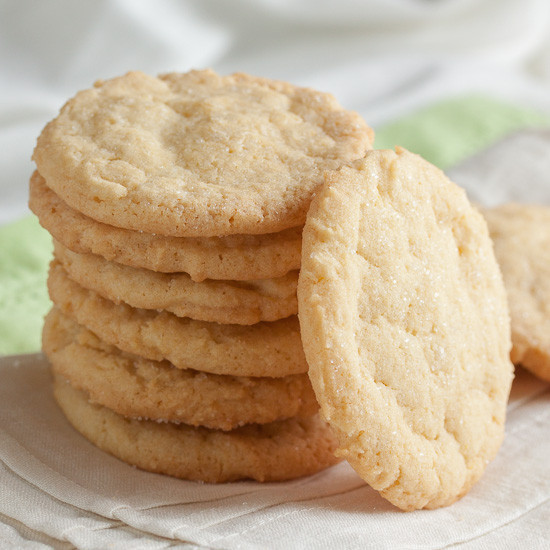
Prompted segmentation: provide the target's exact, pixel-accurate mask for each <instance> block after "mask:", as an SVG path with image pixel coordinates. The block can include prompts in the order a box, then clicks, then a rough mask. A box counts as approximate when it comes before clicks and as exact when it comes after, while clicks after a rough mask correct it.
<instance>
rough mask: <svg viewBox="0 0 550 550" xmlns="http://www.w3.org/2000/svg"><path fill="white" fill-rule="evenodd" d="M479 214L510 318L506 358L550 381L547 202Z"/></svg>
mask: <svg viewBox="0 0 550 550" xmlns="http://www.w3.org/2000/svg"><path fill="white" fill-rule="evenodd" d="M483 215H484V216H485V219H486V220H487V223H488V225H489V232H490V234H491V237H492V239H493V242H494V246H495V255H496V257H497V260H498V263H499V265H500V268H501V270H502V276H503V278H504V285H505V287H506V292H507V293H508V304H509V306H510V317H511V320H512V344H513V347H512V355H511V357H512V361H514V362H515V363H521V364H522V365H523V366H524V367H526V368H527V369H529V370H530V371H532V372H533V373H534V374H536V375H537V376H539V377H540V378H542V379H544V380H549V381H550V208H548V207H547V206H539V205H527V204H505V205H502V206H499V207H497V208H493V209H490V210H484V211H483Z"/></svg>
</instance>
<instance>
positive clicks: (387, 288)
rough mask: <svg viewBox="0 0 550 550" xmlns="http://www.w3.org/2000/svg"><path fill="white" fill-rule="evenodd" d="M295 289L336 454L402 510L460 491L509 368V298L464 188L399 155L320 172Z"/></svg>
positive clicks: (490, 433) (501, 397)
mask: <svg viewBox="0 0 550 550" xmlns="http://www.w3.org/2000/svg"><path fill="white" fill-rule="evenodd" d="M302 247H303V248H302V249H303V255H302V269H301V273H300V279H299V285H298V300H299V318H300V325H301V331H302V340H303V344H304V350H305V353H306V358H307V360H308V363H309V366H310V369H309V375H310V378H311V380H312V385H313V388H314V390H315V393H316V395H317V399H318V401H319V404H320V406H321V411H322V413H323V415H324V417H325V418H326V419H327V421H328V422H329V423H330V424H331V426H332V427H333V428H334V429H335V430H336V433H337V435H338V438H339V442H340V444H339V450H338V454H339V456H342V457H344V458H346V459H347V460H348V461H349V462H350V464H351V465H352V466H353V467H354V468H355V470H356V471H357V472H358V473H359V474H360V475H361V476H362V477H363V478H364V479H365V480H366V481H367V482H368V483H369V484H370V485H371V486H372V487H373V488H375V489H376V490H378V491H379V492H380V493H381V495H382V496H383V497H385V498H386V499H388V500H389V501H391V502H392V503H393V504H395V505H396V506H398V507H400V508H402V509H404V510H413V509H417V508H435V507H438V506H444V505H448V504H450V503H452V502H453V501H455V500H456V499H457V498H459V497H461V496H462V495H464V494H465V493H466V492H467V491H468V490H469V489H470V487H471V486H472V485H473V484H474V483H475V481H476V480H477V479H478V478H479V477H480V476H481V475H482V473H483V471H484V470H485V467H486V465H487V463H488V462H489V461H490V460H491V459H492V458H493V457H494V456H495V454H496V452H497V450H498V448H499V446H500V444H501V441H502V438H503V434H504V422H505V411H506V403H507V399H508V395H509V390H510V385H511V381H512V376H513V367H512V364H511V362H510V360H509V351H510V325H509V314H508V309H507V302H506V294H505V290H504V286H503V283H502V277H501V274H500V271H499V268H498V266H497V263H496V260H495V257H494V254H493V250H492V244H491V241H490V238H489V235H488V231H487V226H486V224H485V222H484V220H483V218H482V217H481V215H480V214H479V213H478V212H476V211H475V210H474V209H473V208H472V207H471V205H470V204H469V202H468V200H467V198H466V196H465V193H464V192H463V191H462V190H461V189H459V188H458V187H457V186H455V185H454V184H452V183H451V182H450V181H449V180H448V179H447V178H446V177H445V175H444V174H443V173H442V172H441V171H440V170H438V169H437V168H435V167H434V166H432V165H430V164H429V163H428V162H426V161H424V160H423V159H421V158H420V157H418V156H416V155H413V154H412V153H409V152H407V151H405V150H403V149H397V150H396V152H393V151H373V152H369V153H367V155H366V157H365V159H363V160H361V161H356V162H355V163H353V165H352V166H351V167H344V168H342V169H341V170H340V171H335V172H330V173H328V174H326V182H325V185H324V187H323V188H322V189H321V190H320V191H319V193H318V195H317V196H316V198H315V200H314V201H313V203H312V207H311V210H310V212H309V214H308V219H307V222H306V225H305V229H304V237H303V245H302Z"/></svg>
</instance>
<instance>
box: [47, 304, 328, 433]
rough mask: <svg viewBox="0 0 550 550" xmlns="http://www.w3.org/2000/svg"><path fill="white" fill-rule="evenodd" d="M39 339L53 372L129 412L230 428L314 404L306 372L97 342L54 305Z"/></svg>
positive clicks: (312, 409)
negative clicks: (204, 363) (210, 366)
mask: <svg viewBox="0 0 550 550" xmlns="http://www.w3.org/2000/svg"><path fill="white" fill-rule="evenodd" d="M42 342H43V344H42V345H43V349H44V353H45V354H46V355H47V356H48V359H49V360H50V362H51V364H52V369H53V371H54V372H55V373H56V374H59V375H61V376H62V377H63V378H66V379H68V380H70V382H71V384H72V385H73V386H74V387H75V388H77V389H81V390H84V391H86V393H88V395H89V396H90V399H91V400H92V401H93V402H95V403H99V404H100V405H103V406H105V407H108V408H109V409H111V410H113V411H115V412H117V413H119V414H122V415H124V416H128V417H132V418H142V417H143V418H149V419H152V420H159V421H167V422H183V423H185V424H190V425H193V426H206V427H208V428H214V429H220V430H231V429H233V428H236V427H238V426H243V425H245V424H251V423H256V424H265V423H267V422H273V421H275V420H280V419H283V418H290V417H292V416H297V415H301V416H309V415H312V414H315V413H316V412H317V408H318V407H317V402H316V401H315V396H314V394H313V390H312V389H311V384H310V382H309V379H308V377H307V375H306V374H295V375H291V376H285V377H283V378H260V377H245V376H222V375H218V374H207V373H203V372H199V371H195V370H191V369H186V370H182V369H176V368H174V367H173V365H171V364H170V363H169V362H168V361H161V362H159V361H150V360H148V359H144V358H142V357H138V356H136V355H131V354H127V353H123V352H121V351H119V350H118V349H117V348H115V347H114V346H110V345H108V344H105V343H104V342H102V341H101V340H99V338H97V336H95V335H94V334H93V333H92V332H90V331H89V330H87V329H85V328H83V327H81V326H79V325H77V324H76V323H75V322H74V321H72V320H71V319H69V318H68V317H66V316H64V315H63V314H62V313H61V312H60V311H59V310H58V309H57V308H54V309H52V310H51V311H50V313H49V314H48V316H47V317H46V320H45V323H44V330H43V338H42Z"/></svg>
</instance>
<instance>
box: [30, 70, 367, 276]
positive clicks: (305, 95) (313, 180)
mask: <svg viewBox="0 0 550 550" xmlns="http://www.w3.org/2000/svg"><path fill="white" fill-rule="evenodd" d="M371 141H372V131H371V129H370V128H369V127H368V126H367V125H366V124H365V123H364V122H363V120H362V119H361V118H360V117H359V116H358V115H357V114H356V113H352V112H349V111H346V110H344V109H342V108H341V107H340V105H339V104H338V103H337V102H336V100H335V99H334V98H333V97H332V96H331V95H328V94H324V93H319V92H316V91H313V90H310V89H305V88H299V87H294V86H291V85H290V84H287V83H283V82H276V81H271V80H266V79H261V78H254V77H250V76H247V75H243V74H236V75H232V76H227V77H220V76H218V75H216V74H215V73H213V72H212V71H208V70H207V71H192V72H190V73H187V74H168V75H163V76H160V77H159V78H153V77H149V76H146V75H144V74H142V73H138V72H133V73H129V74H127V75H125V76H123V77H120V78H115V79H113V80H109V81H104V82H98V83H96V85H95V87H94V88H93V89H91V90H86V91H83V92H80V93H78V94H77V95H76V96H75V97H74V98H73V99H71V100H70V101H69V102H68V103H67V104H66V105H65V106H64V107H63V109H62V110H61V113H60V114H59V116H58V117H57V118H56V119H55V120H54V121H52V122H51V123H50V124H48V125H47V126H46V128H45V129H44V130H43V132H42V134H41V135H40V137H39V139H38V142H37V147H36V149H35V152H34V156H33V158H34V160H35V162H36V165H37V168H38V172H39V173H40V174H41V176H42V177H43V178H44V179H45V181H46V184H47V186H48V187H49V188H50V189H51V190H52V191H53V192H55V193H56V195H57V196H58V197H59V198H61V199H62V200H63V201H64V202H65V203H66V204H67V205H68V206H69V207H71V208H72V209H74V210H76V211H78V212H79V213H80V214H83V215H85V216H87V217H89V218H92V219H93V220H95V221H97V222H102V223H104V224H108V225H109V226H112V227H116V228H121V229H125V230H133V231H138V232H142V231H143V232H145V233H148V234H149V235H146V236H143V239H144V240H151V239H152V240H153V241H154V242H160V241H157V240H155V239H154V237H158V236H163V237H185V238H193V239H197V238H199V239H205V238H211V237H226V236H229V235H241V236H242V235H248V236H251V235H256V236H258V237H255V238H249V239H244V238H242V237H241V238H240V241H242V242H240V241H239V239H237V242H236V243H234V242H233V241H231V240H227V239H226V240H222V241H221V242H215V244H210V241H207V242H206V243H204V244H206V246H204V247H200V246H197V244H203V243H197V242H196V241H191V243H189V245H188V246H194V248H203V249H204V250H206V251H209V248H210V247H212V246H213V247H220V246H222V247H224V245H225V246H227V248H233V246H235V244H236V246H237V247H239V245H240V246H242V247H243V248H244V249H249V248H251V247H261V245H262V244H264V241H265V244H268V243H269V244H270V245H274V243H277V244H279V245H280V249H284V245H283V244H282V243H295V242H296V238H295V235H296V234H295V232H293V231H290V232H287V233H284V234H281V233H280V232H282V231H284V230H289V229H290V228H295V227H298V226H301V225H303V223H304V222H305V218H306V214H307V210H308V207H309V204H310V201H311V198H312V196H313V193H314V192H315V189H316V188H317V187H318V186H319V185H320V184H321V183H322V175H323V172H324V171H325V170H327V169H336V168H338V167H339V166H341V165H342V164H344V163H346V162H348V161H350V160H353V159H356V158H361V157H362V156H363V155H364V153H365V151H366V150H368V149H370V148H371ZM273 233H276V234H277V235H276V236H275V235H272V234H273ZM259 235H262V236H264V235H265V237H259ZM132 239H135V240H136V244H137V243H140V242H141V241H140V240H138V239H140V236H136V235H135V234H133V235H132ZM159 239H160V237H159ZM162 241H164V242H166V244H167V245H168V244H170V245H171V244H173V241H170V240H168V239H166V240H165V239H162ZM132 244H134V243H133V242H132ZM185 244H186V245H187V243H185ZM232 245H233V246H232ZM155 246H157V247H160V245H159V244H156V245H155ZM137 247H138V248H139V247H140V246H139V244H137ZM273 247H274V248H277V247H276V246H273ZM125 248H127V245H125ZM204 250H203V251H202V252H204ZM216 252H218V251H217V250H216ZM199 253H200V252H199ZM176 256H177V255H175V256H174V257H176ZM222 256H223V253H222ZM165 264H166V265H165V266H164V267H165V268H167V270H168V271H180V270H181V269H180V268H181V267H182V266H181V265H177V260H174V265H172V266H170V264H169V262H168V261H166V260H165ZM142 267H151V266H145V265H144V266H142ZM296 267H298V266H297V265H293V266H292V268H296ZM255 269H256V267H254V270H253V269H252V268H250V269H249V270H248V276H246V277H243V275H242V274H240V275H239V276H233V275H232V274H231V273H230V272H229V270H227V271H224V273H223V275H222V276H221V277H220V276H219V275H218V274H217V272H216V268H215V267H213V268H212V270H211V271H209V272H208V273H203V274H202V278H218V279H219V278H226V279H257V278H262V277H263V274H262V275H259V272H258V271H255ZM236 272H239V270H237V269H236ZM239 273H240V272H239ZM270 276H273V275H270Z"/></svg>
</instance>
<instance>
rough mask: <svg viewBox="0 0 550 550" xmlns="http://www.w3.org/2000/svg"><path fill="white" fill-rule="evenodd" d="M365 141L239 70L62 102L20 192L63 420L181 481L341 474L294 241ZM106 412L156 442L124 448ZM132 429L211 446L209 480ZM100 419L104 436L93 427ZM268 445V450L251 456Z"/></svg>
mask: <svg viewBox="0 0 550 550" xmlns="http://www.w3.org/2000/svg"><path fill="white" fill-rule="evenodd" d="M372 139H373V134H372V130H371V129H370V128H369V127H368V126H367V125H366V124H365V122H363V120H362V119H361V117H359V115H357V114H356V113H352V112H349V111H346V110H344V109H342V107H341V106H340V105H339V104H338V103H337V102H336V100H335V99H334V98H333V97H332V96H330V95H328V94H324V93H319V92H316V91H313V90H310V89H305V88H299V87H295V86H292V85H290V84H287V83H283V82H276V81H271V80H266V79H261V78H254V77H250V76H247V75H242V74H237V75H231V76H227V77H221V76H218V75H216V74H215V73H214V72H212V71H208V70H207V71H192V72H190V73H187V74H168V75H163V76H160V77H159V78H153V77H150V76H147V75H144V74H142V73H138V72H133V73H128V74H127V75H125V76H122V77H119V78H115V79H112V80H109V81H104V82H98V83H97V84H96V85H95V87H94V88H93V89H91V90H86V91H83V92H80V93H78V94H77V95H76V96H75V97H74V98H73V99H71V100H70V101H69V102H68V103H67V104H66V105H65V106H64V107H63V108H62V110H61V112H60V114H59V115H58V117H57V118H56V119H54V120H53V121H52V122H50V123H49V124H48V125H47V126H46V127H45V128H44V130H43V132H42V134H41V135H40V137H39V138H38V142H37V146H36V149H35V152H34V157H33V158H34V160H35V161H36V165H37V172H35V174H34V175H33V177H32V178H31V186H30V205H31V208H32V210H33V211H34V212H35V213H36V214H37V215H38V217H39V220H40V223H41V224H42V225H43V226H44V227H45V228H46V229H47V230H48V231H49V232H50V233H51V234H52V236H53V237H54V241H55V260H54V262H52V266H51V270H50V277H49V282H48V286H49V290H50V296H51V298H52V301H53V302H54V304H55V306H54V309H53V311H52V312H51V313H50V315H49V316H48V318H47V320H46V325H45V329H44V338H43V347H44V350H45V352H46V354H47V355H48V357H49V358H50V360H51V362H52V367H53V370H54V373H55V374H56V375H57V377H58V381H57V382H56V386H57V390H56V392H57V399H58V401H59V403H60V405H61V407H62V408H63V409H64V411H65V413H66V414H67V416H68V417H69V418H70V420H71V422H72V423H73V424H74V425H75V426H76V427H77V428H78V429H79V430H80V431H81V432H83V433H84V434H85V435H86V436H87V437H88V438H89V439H91V440H92V441H94V442H95V443H97V444H98V445H99V446H101V447H103V448H104V449H106V450H109V451H110V452H112V453H113V454H115V455H117V456H120V457H121V458H123V459H124V460H128V461H130V462H132V463H134V464H137V465H138V466H141V467H144V468H145V469H151V470H154V471H161V472H164V473H171V474H174V475H178V476H180V477H187V478H192V479H203V480H205V481H223V480H227V479H234V478H238V477H253V478H256V479H261V480H264V479H284V478H289V477H296V476H298V475H305V474H307V473H312V472H314V471H317V470H319V469H321V468H323V467H326V466H328V465H330V464H333V463H334V462H335V460H336V459H335V458H334V455H333V450H334V447H335V443H334V439H333V437H332V435H331V434H330V431H329V430H328V429H327V428H326V426H325V425H324V424H323V423H322V422H320V421H319V420H318V419H317V420H315V419H316V418H317V417H316V411H317V404H316V402H315V398H314V395H313V391H312V389H311V386H310V384H309V381H308V379H307V374H306V371H307V363H306V361H305V357H304V354H303V351H302V349H301V343H300V337H299V327H298V322H297V318H296V313H297V297H296V285H297V279H298V271H297V270H298V268H299V267H300V254H301V231H302V226H303V224H304V222H305V218H306V214H307V211H308V208H309V205H310V202H311V199H312V198H313V195H314V194H315V192H316V190H317V189H318V187H319V186H320V185H321V184H322V181H323V173H324V172H325V171H326V170H329V169H338V168H339V167H340V166H342V165H343V164H345V163H347V162H349V161H352V160H353V159H357V158H361V157H363V156H364V154H365V152H366V151H367V150H370V149H371V144H372ZM61 378H65V379H67V380H68V381H69V382H70V384H69V385H63V384H62V383H61V382H60V381H59V380H60V379H61ZM162 380H164V381H165V382H166V381H169V383H168V382H167V383H164V382H162V383H163V384H164V386H162V387H161V381H162ZM175 388H178V390H177V392H176V391H174V389H175ZM78 390H83V391H84V392H85V393H83V394H82V395H80V396H78V395H77V394H74V395H73V394H72V393H71V392H73V393H74V391H78ZM67 392H69V393H67ZM191 397H193V398H191ZM88 400H89V401H91V402H92V404H89V403H87V401H88ZM78 403H80V405H79V404H78ZM93 403H95V404H99V405H100V406H101V407H103V408H101V407H100V408H97V407H96V408H95V409H94V406H95V405H93ZM105 415H107V416H105ZM113 415H114V416H113ZM117 415H123V416H126V417H130V418H134V419H135V421H134V422H136V423H137V424H133V426H134V428H135V429H136V430H137V431H138V432H139V433H140V434H141V436H142V437H141V436H140V439H139V441H142V442H145V441H147V437H145V435H144V434H145V433H151V434H154V437H153V439H151V441H153V440H154V441H156V442H157V443H151V446H150V447H147V448H135V447H133V445H134V442H135V438H133V437H132V436H131V435H130V434H129V432H128V429H129V428H128V426H129V424H126V423H124V422H122V423H121V422H120V418H119V416H117ZM142 417H144V418H151V419H154V420H164V421H167V422H168V423H170V427H169V430H171V431H170V434H172V435H174V434H176V438H177V439H178V438H179V439H181V438H182V440H186V438H188V437H198V438H199V439H200V438H201V437H203V436H201V435H200V433H202V432H200V431H199V432H197V431H195V430H204V429H208V430H213V432H208V433H209V434H210V435H208V436H206V435H205V436H204V438H205V439H209V438H210V437H212V438H215V440H216V441H218V439H217V438H222V439H220V440H219V441H220V442H219V443H216V445H215V446H214V447H215V448H214V447H213V448H212V449H209V450H207V449H206V448H205V447H204V446H202V444H201V445H200V446H199V447H197V453H198V454H197V456H199V457H203V459H201V460H202V462H204V456H206V455H208V457H209V458H208V460H207V461H206V463H205V464H207V465H208V464H209V465H210V469H208V466H204V465H203V466H201V467H198V466H197V464H195V463H193V461H192V459H191V458H190V454H189V453H187V454H186V455H185V456H184V455H180V456H178V457H176V458H170V456H172V455H170V453H168V452H164V451H162V450H161V449H162V448H164V447H166V445H168V442H170V443H169V445H172V443H173V441H174V438H173V437H172V435H168V432H166V430H165V428H161V427H159V425H158V424H156V423H152V424H147V423H146V421H145V420H139V419H141V418H142ZM105 418H109V420H108V421H107V420H105ZM304 418H305V419H307V421H303V420H302V419H304ZM105 422H107V423H108V424H110V425H111V426H112V430H111V432H110V434H111V435H110V436H109V434H106V433H105V432H104V431H96V430H95V428H93V426H95V425H98V426H99V425H104V423H105ZM277 422H282V423H283V424H281V425H278V424H276V423H277ZM304 422H305V423H304ZM285 423H286V424H285ZM245 424H252V425H254V426H256V428H254V429H257V430H260V431H259V432H258V434H259V435H258V436H254V437H252V438H250V439H247V441H248V443H246V448H247V449H248V448H249V447H250V448H251V453H250V456H251V457H254V458H253V460H252V463H250V464H249V465H248V466H246V463H247V462H246V460H244V459H243V460H244V462H243V466H241V465H235V463H234V461H233V463H232V464H230V462H231V461H232V458H231V457H232V456H237V455H238V454H239V453H240V451H239V453H237V451H236V450H235V449H236V448H237V447H236V445H241V444H242V442H243V441H244V440H243V439H242V438H243V437H244V436H243V434H242V433H240V432H238V430H239V429H240V427H241V426H244V425H245ZM185 425H187V426H185ZM115 426H119V427H118V428H116V427H115ZM176 426H181V427H178V428H176ZM258 426H259V427H258ZM261 426H264V428H261ZM244 427H245V428H246V426H244ZM134 428H132V429H134ZM243 429H244V428H243ZM252 429H253V428H250V430H252ZM186 430H187V431H186ZM189 430H191V431H189ZM262 430H263V431H264V432H265V433H266V434H271V435H266V437H267V440H270V441H271V440H272V441H273V442H277V441H279V442H280V444H277V449H276V450H274V449H273V448H271V447H270V450H269V451H266V452H264V451H261V450H260V448H263V447H262V445H264V443H262V437H264V436H262V435H261V433H263V432H262ZM165 432H166V433H165ZM115 433H117V434H119V435H117V436H116V437H115V436H113V435H112V434H115ZM254 433H255V432H254ZM285 433H287V434H294V435H292V436H290V435H288V437H287V436H285V435H283V434H285ZM178 434H179V435H178ZM108 436H109V437H111V436H112V438H111V440H110V442H109V441H107V440H106V439H105V438H106V437H108ZM125 437H127V439H125ZM247 437H248V436H247ZM113 438H114V439H113ZM159 438H160V439H159ZM179 439H178V440H179ZM158 441H163V442H164V443H166V445H164V444H159V443H158ZM298 441H301V442H302V443H301V446H300V444H297V442H298ZM239 442H240V443H239ZM143 444H144V445H145V443H143ZM273 444H275V443H273ZM285 445H286V447H285ZM191 447H192V446H191ZM218 447H221V448H223V449H228V448H233V449H234V451H235V453H232V452H229V453H228V452H225V451H224V452H223V453H219V452H218V450H217V449H218ZM287 448H288V452H287V451H285V449H287ZM266 449H267V447H266ZM274 452H275V453H276V454H277V453H282V455H281V456H285V457H286V458H285V460H284V461H283V462H284V468H283V470H281V471H279V470H277V468H274V467H273V465H270V464H271V462H270V461H269V460H267V458H268V457H267V454H273V453H274ZM285 452H287V454H286V455H285ZM221 455H223V456H221ZM298 455H299V456H298ZM239 456H241V458H242V455H239ZM247 456H248V455H247ZM151 457H153V458H151ZM258 457H259V458H260V460H259V458H258ZM262 457H263V458H265V460H263V459H262ZM239 460H240V459H239ZM258 460H259V462H258ZM185 461H187V462H185ZM209 461H210V462H209Z"/></svg>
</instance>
